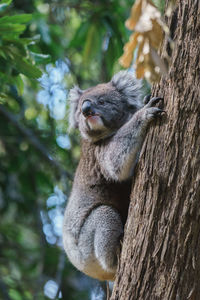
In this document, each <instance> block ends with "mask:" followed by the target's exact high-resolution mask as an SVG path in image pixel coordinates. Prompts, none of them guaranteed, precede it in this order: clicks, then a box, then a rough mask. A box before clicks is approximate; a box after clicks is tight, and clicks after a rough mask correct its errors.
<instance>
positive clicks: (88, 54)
mask: <svg viewBox="0 0 200 300" xmlns="http://www.w3.org/2000/svg"><path fill="white" fill-rule="evenodd" d="M101 33H102V32H101V28H99V25H98V24H92V25H91V26H90V28H89V30H88V34H87V38H86V42H85V45H84V49H83V62H84V63H85V64H87V63H88V62H89V60H90V59H91V58H93V57H94V56H95V54H97V52H98V51H99V54H100V51H101V42H102V36H101Z"/></svg>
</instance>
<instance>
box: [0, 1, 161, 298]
mask: <svg viewBox="0 0 200 300" xmlns="http://www.w3.org/2000/svg"><path fill="white" fill-rule="evenodd" d="M133 2H134V1H133V0H96V1H95V0H91V1H89V0H86V1H80V0H79V1H76V0H72V1H68V0H52V1H43V0H2V1H0V82H1V85H0V299H6V300H10V299H11V300H26V299H27V300H29V299H30V300H31V299H36V300H38V299H41V300H43V299H65V300H67V299H69V300H73V299H74V300H75V299H81V300H84V299H93V300H94V299H99V300H100V299H101V298H100V294H101V293H100V290H99V289H101V288H100V287H99V286H98V284H97V283H96V282H95V281H94V280H92V279H89V278H88V277H86V276H85V275H83V274H81V273H80V272H78V271H77V270H75V268H74V267H73V266H72V265H71V264H70V263H69V262H68V260H67V258H66V256H65V254H64V252H63V248H62V236H61V235H62V221H63V213H64V208H65V205H66V202H67V199H68V197H69V194H70V189H71V185H72V179H73V174H74V171H75V168H76V166H77V163H78V160H79V155H80V148H79V136H78V133H77V132H75V131H74V132H72V133H69V130H68V119H67V114H68V101H67V98H68V92H69V89H70V88H71V87H72V86H73V85H80V87H81V88H83V89H84V88H87V87H89V86H92V85H95V84H97V83H99V82H105V81H108V80H110V78H111V77H112V75H113V74H114V73H115V72H117V71H119V70H120V69H121V67H120V65H119V63H118V59H119V57H120V56H121V55H122V53H123V46H124V44H125V43H126V42H127V41H128V38H129V35H130V32H129V31H128V29H126V27H125V26H124V22H125V20H126V19H127V18H128V17H129V15H130V10H131V6H132V5H133ZM154 3H155V4H156V5H157V6H158V8H159V9H160V10H161V11H163V8H164V1H162V0H158V1H154ZM97 295H98V296H97ZM98 297H99V298H98Z"/></svg>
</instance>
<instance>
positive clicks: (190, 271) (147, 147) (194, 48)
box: [111, 0, 200, 300]
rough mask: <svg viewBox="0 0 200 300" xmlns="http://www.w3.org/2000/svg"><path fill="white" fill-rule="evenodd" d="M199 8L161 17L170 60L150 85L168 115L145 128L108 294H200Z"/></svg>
mask: <svg viewBox="0 0 200 300" xmlns="http://www.w3.org/2000/svg"><path fill="white" fill-rule="evenodd" d="M199 8H200V3H199V1H198V0H196V1H195V0H179V1H177V7H176V8H175V10H174V12H173V14H172V15H171V17H170V20H168V23H169V27H170V29H171V32H172V35H173V39H174V41H175V44H174V49H173V52H172V60H171V66H170V70H169V74H168V76H167V78H165V79H164V78H163V79H161V81H160V83H159V85H156V86H154V88H153V94H154V95H159V96H163V97H164V102H165V110H166V112H167V116H166V117H165V118H164V119H162V120H160V121H157V123H156V125H155V124H154V125H155V126H152V127H151V129H150V130H149V133H148V135H147V138H146V141H145V144H144V147H143V150H142V153H141V158H140V161H139V164H138V166H137V170H136V172H135V180H134V184H133V187H132V195H131V203H130V208H129V216H128V220H127V224H126V228H125V236H124V242H123V247H122V254H121V259H120V263H119V269H118V274H117V277H116V281H115V284H114V289H113V293H112V296H111V299H112V300H114V299H115V300H116V299H120V300H122V299H124V300H129V299H135V300H136V299H137V300H154V299H164V300H172V299H173V300H186V299H189V300H200V89H199V85H200V82H199V79H200V76H199V75H200V66H199V63H200V49H199V45H200V18H199V16H200V11H199ZM169 50H170V49H169V47H168V44H167V41H165V42H164V44H163V51H168V52H169Z"/></svg>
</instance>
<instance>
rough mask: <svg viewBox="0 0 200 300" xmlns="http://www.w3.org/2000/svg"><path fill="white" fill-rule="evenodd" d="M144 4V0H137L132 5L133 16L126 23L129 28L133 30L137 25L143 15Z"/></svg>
mask: <svg viewBox="0 0 200 300" xmlns="http://www.w3.org/2000/svg"><path fill="white" fill-rule="evenodd" d="M142 4H143V0H136V2H135V4H134V5H133V6H132V8H131V16H130V18H129V19H128V20H127V21H126V23H125V25H126V27H127V28H128V29H130V30H133V29H134V27H135V25H136V24H137V22H138V20H139V18H140V16H141V12H142Z"/></svg>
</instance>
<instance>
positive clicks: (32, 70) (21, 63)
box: [13, 55, 42, 78]
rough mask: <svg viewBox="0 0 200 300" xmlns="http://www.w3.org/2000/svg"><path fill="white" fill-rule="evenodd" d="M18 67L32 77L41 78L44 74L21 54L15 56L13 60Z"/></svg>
mask: <svg viewBox="0 0 200 300" xmlns="http://www.w3.org/2000/svg"><path fill="white" fill-rule="evenodd" d="M13 63H14V64H15V67H16V69H17V70H18V71H19V72H21V73H22V74H24V75H26V76H27V77H31V78H39V77H41V76H42V71H41V70H40V69H38V68H37V67H36V66H34V65H32V64H31V63H30V62H28V61H27V59H25V58H22V57H21V56H19V55H18V56H17V55H16V56H15V60H14V61H13Z"/></svg>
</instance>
